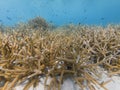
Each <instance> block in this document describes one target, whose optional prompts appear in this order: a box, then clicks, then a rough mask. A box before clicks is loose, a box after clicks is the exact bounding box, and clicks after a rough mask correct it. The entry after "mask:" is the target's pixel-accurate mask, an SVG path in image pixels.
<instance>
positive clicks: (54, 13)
mask: <svg viewBox="0 0 120 90" xmlns="http://www.w3.org/2000/svg"><path fill="white" fill-rule="evenodd" d="M119 9H120V0H0V23H2V24H4V25H14V24H16V23H18V22H26V21H27V20H29V19H31V18H34V17H36V16H41V17H43V18H45V19H46V20H47V21H48V22H50V23H54V24H55V25H64V24H69V23H74V24H79V23H81V24H96V25H106V24H109V23H114V24H119V23H120V10H119Z"/></svg>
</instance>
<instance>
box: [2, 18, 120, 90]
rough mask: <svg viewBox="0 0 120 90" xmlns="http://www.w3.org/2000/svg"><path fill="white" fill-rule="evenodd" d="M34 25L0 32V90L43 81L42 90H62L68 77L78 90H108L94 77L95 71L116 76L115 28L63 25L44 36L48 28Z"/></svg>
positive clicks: (119, 35)
mask: <svg viewBox="0 0 120 90" xmlns="http://www.w3.org/2000/svg"><path fill="white" fill-rule="evenodd" d="M38 20H39V18H36V19H35V20H32V21H30V22H29V24H27V25H22V24H21V25H19V26H16V27H14V28H10V27H9V28H5V29H4V30H6V32H0V83H1V84H0V89H1V90H13V88H14V87H15V86H16V85H19V84H21V83H24V82H25V81H27V84H26V86H25V87H24V90H28V89H29V88H30V86H32V85H33V86H34V87H36V86H37V85H38V83H39V82H40V80H39V78H45V82H44V86H45V89H47V90H61V85H62V83H63V82H64V79H65V78H66V77H72V78H73V79H74V81H75V83H77V84H78V85H79V86H80V87H81V89H82V90H84V88H86V87H87V88H89V90H96V89H95V87H94V86H97V85H98V86H100V87H101V88H103V89H104V90H107V89H106V87H105V86H104V85H105V84H107V83H108V82H109V81H105V82H102V83H100V82H99V81H98V80H97V79H96V77H97V78H100V77H101V76H100V75H101V74H100V72H99V70H100V69H99V68H103V69H104V70H106V71H107V73H108V75H109V76H111V75H116V74H117V75H118V74H120V26H119V25H115V26H113V25H108V26H107V27H105V28H103V27H100V26H81V25H76V26H75V25H68V26H66V27H58V28H55V29H54V30H52V31H51V30H49V28H47V31H46V27H47V26H48V24H47V23H46V22H45V21H44V20H41V19H40V24H39V21H38ZM41 23H43V24H41ZM41 25H42V26H41ZM27 26H28V27H27ZM30 27H31V29H30ZM41 27H43V28H41ZM36 28H37V30H36ZM48 77H51V78H52V80H51V83H50V84H49V85H48V84H47V79H48ZM84 82H86V84H85V83H84Z"/></svg>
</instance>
